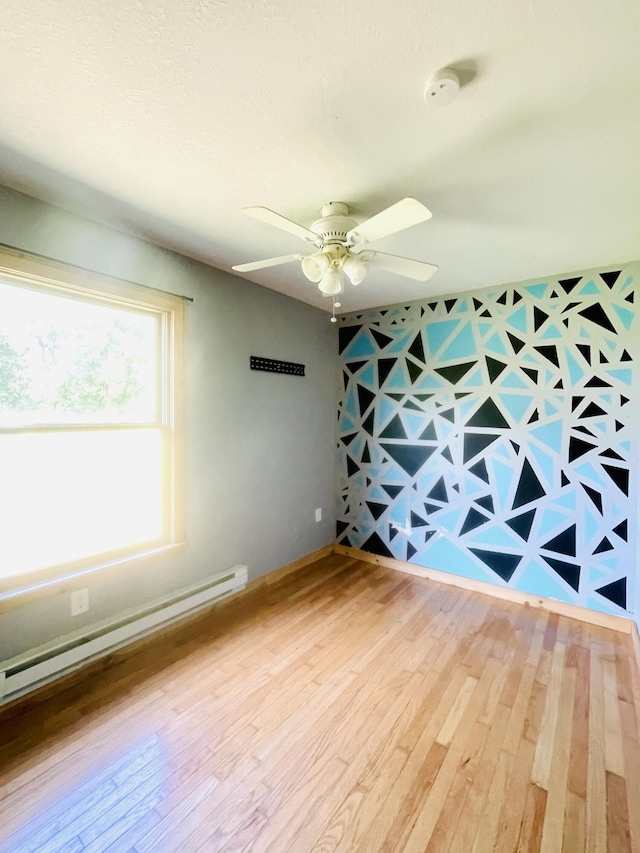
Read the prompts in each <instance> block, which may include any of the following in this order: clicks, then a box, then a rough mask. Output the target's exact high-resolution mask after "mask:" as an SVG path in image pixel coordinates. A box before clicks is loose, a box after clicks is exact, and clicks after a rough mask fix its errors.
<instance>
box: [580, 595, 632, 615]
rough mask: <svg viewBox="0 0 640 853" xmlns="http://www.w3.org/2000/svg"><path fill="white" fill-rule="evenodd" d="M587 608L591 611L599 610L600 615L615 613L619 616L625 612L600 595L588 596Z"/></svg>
mask: <svg viewBox="0 0 640 853" xmlns="http://www.w3.org/2000/svg"><path fill="white" fill-rule="evenodd" d="M586 606H587V607H588V608H589V609H590V610H597V611H598V612H599V613H614V614H616V615H619V614H620V613H621V612H622V613H624V612H625V611H624V610H622V608H620V607H616V605H615V604H613V603H611V602H609V601H607V599H606V598H601V596H599V595H588V596H587V601H586Z"/></svg>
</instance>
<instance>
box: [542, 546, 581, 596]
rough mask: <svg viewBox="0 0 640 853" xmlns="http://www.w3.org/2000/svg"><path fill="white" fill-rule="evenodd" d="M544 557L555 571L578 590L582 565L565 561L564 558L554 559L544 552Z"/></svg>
mask: <svg viewBox="0 0 640 853" xmlns="http://www.w3.org/2000/svg"><path fill="white" fill-rule="evenodd" d="M542 559H543V560H545V561H546V562H547V563H549V565H550V566H551V568H552V569H553V571H554V572H555V573H556V574H558V575H560V577H561V578H562V580H563V581H566V582H567V583H568V584H569V586H571V587H573V589H575V591H576V592H578V587H579V586H580V566H576V565H574V564H573V563H565V562H564V560H554V559H553V558H552V557H545V556H544V554H542Z"/></svg>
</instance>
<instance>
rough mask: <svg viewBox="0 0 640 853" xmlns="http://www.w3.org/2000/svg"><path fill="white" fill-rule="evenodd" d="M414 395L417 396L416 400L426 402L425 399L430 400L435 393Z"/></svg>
mask: <svg viewBox="0 0 640 853" xmlns="http://www.w3.org/2000/svg"><path fill="white" fill-rule="evenodd" d="M413 396H414V397H415V398H416V400H420V401H421V402H423V403H424V401H425V400H428V399H429V398H430V397H433V396H434V395H433V394H414V395H413Z"/></svg>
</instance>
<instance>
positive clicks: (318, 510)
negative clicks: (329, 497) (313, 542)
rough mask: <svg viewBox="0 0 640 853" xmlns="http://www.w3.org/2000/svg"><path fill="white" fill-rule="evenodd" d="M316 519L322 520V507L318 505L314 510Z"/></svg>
mask: <svg viewBox="0 0 640 853" xmlns="http://www.w3.org/2000/svg"><path fill="white" fill-rule="evenodd" d="M316 521H322V507H320V506H319V507H318V509H317V510H316Z"/></svg>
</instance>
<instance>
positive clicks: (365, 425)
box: [362, 409, 376, 438]
mask: <svg viewBox="0 0 640 853" xmlns="http://www.w3.org/2000/svg"><path fill="white" fill-rule="evenodd" d="M375 414H376V410H375V409H371V411H370V412H369V414H368V415H367V417H366V418H365V419H364V420H363V421H362V429H363V430H364V431H365V432H366V433H367V435H370V436H371V438H373V419H374V417H375Z"/></svg>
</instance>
